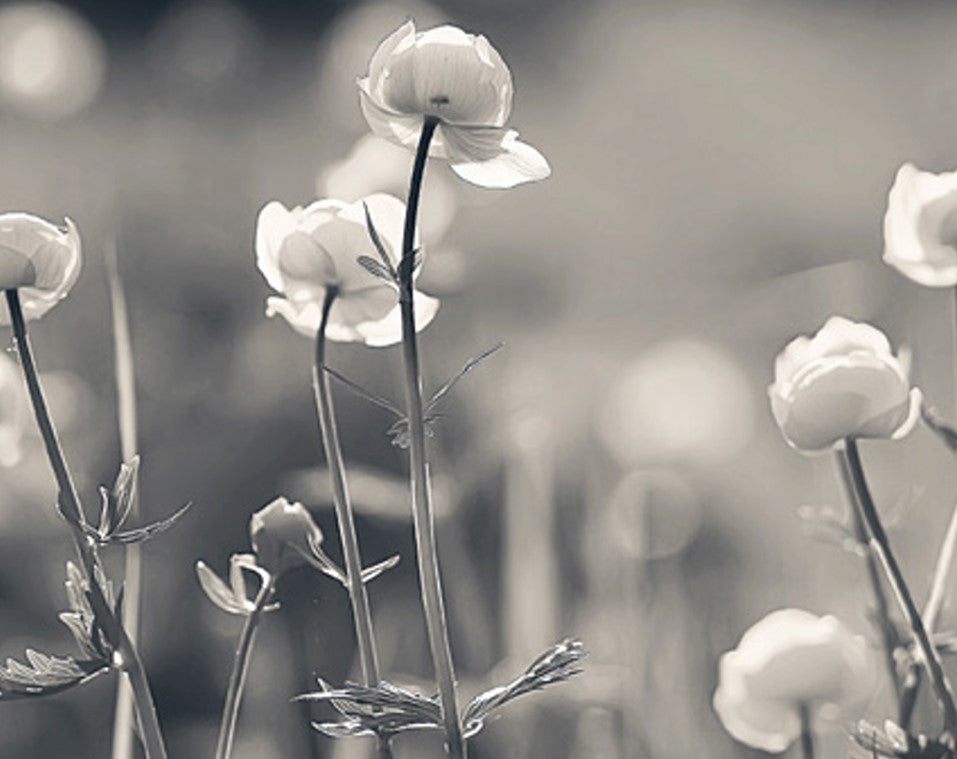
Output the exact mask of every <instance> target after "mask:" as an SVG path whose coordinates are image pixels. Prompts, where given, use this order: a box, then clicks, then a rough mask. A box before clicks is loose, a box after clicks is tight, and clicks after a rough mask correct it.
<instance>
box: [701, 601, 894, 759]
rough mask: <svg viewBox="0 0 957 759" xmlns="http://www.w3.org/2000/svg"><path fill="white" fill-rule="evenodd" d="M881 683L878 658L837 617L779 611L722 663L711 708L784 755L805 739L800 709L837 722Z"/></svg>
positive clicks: (741, 737)
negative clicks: (800, 737)
mask: <svg viewBox="0 0 957 759" xmlns="http://www.w3.org/2000/svg"><path fill="white" fill-rule="evenodd" d="M875 682H876V665H875V662H874V657H873V655H872V652H871V650H870V649H869V648H868V647H867V644H866V642H865V641H864V639H863V638H861V637H860V636H857V635H854V634H853V633H852V632H851V631H850V630H848V629H847V628H846V627H845V626H844V625H843V624H842V623H841V622H840V621H839V620H837V619H835V618H834V617H831V616H825V617H818V616H815V615H814V614H811V613H810V612H807V611H803V610H802V609H780V610H778V611H774V612H771V613H770V614H768V615H767V616H766V617H764V618H763V619H761V620H760V621H759V622H757V623H756V624H755V625H753V626H752V627H751V628H750V629H748V631H747V632H745V634H744V635H743V636H742V638H741V641H740V642H739V643H738V647H737V648H736V649H735V650H733V651H729V652H728V653H726V654H724V655H723V656H722V657H721V662H720V665H719V670H718V688H717V690H716V691H715V693H714V701H713V704H714V709H715V711H716V712H717V714H718V717H719V718H720V719H721V723H722V724H723V725H724V727H725V729H726V730H727V731H728V732H729V733H731V735H732V736H734V738H735V739H737V740H738V741H740V742H741V743H744V744H747V745H748V746H753V747H754V748H759V749H761V750H763V751H769V752H772V753H779V752H781V751H784V750H785V749H786V748H787V747H788V745H789V744H790V743H791V742H792V741H794V740H795V739H796V738H797V737H798V735H799V734H800V730H801V720H800V709H801V708H802V707H804V708H807V709H808V710H809V711H810V712H811V713H812V715H813V714H815V713H817V714H821V716H824V717H830V718H834V717H837V716H839V714H840V711H841V709H842V708H844V707H848V706H852V705H854V704H856V703H860V702H861V701H863V700H864V699H866V698H867V697H868V696H869V695H870V693H871V692H872V690H873V688H874V685H875ZM822 712H823V714H822Z"/></svg>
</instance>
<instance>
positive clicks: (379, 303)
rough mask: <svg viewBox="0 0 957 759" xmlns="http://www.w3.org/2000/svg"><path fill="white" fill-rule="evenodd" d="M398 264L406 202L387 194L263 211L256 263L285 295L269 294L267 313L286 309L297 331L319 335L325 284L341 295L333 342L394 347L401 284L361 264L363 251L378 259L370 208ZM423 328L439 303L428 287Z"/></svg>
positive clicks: (422, 299)
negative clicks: (370, 232) (304, 206)
mask: <svg viewBox="0 0 957 759" xmlns="http://www.w3.org/2000/svg"><path fill="white" fill-rule="evenodd" d="M363 204H365V208H368V210H369V215H370V217H371V218H372V221H373V223H374V225H375V228H376V231H377V233H378V235H379V238H380V240H381V241H382V244H383V245H384V246H385V248H386V250H387V252H388V253H389V254H390V257H391V259H392V263H393V264H394V265H395V264H396V263H397V261H398V257H399V253H400V251H401V241H402V226H403V223H404V219H405V204H403V203H402V201H400V200H398V199H396V198H394V197H392V196H390V195H383V194H375V195H370V196H368V197H367V198H364V199H363V200H361V201H356V202H355V203H343V202H342V201H339V200H319V201H316V202H315V203H313V204H312V205H310V206H308V207H307V208H299V207H296V208H294V209H292V210H291V211H290V210H288V209H286V207H285V206H283V205H282V204H281V203H279V202H277V201H272V202H271V203H268V204H267V205H266V206H265V207H264V208H263V209H262V211H260V213H259V221H258V222H257V225H256V264H257V266H258V267H259V270H260V271H261V272H262V274H263V276H264V277H265V278H266V281H267V282H268V283H269V285H270V286H271V287H272V288H273V289H274V290H277V291H278V292H280V293H282V297H270V298H268V299H267V300H266V314H267V315H268V316H273V315H274V314H280V315H281V316H283V317H284V318H285V319H286V320H287V321H288V322H289V323H290V324H291V325H292V326H293V327H294V328H295V329H296V330H297V331H298V332H300V333H301V334H303V335H306V336H307V337H315V335H316V332H317V331H318V329H319V323H320V321H321V318H322V305H323V302H324V299H325V295H326V290H327V288H330V287H335V288H336V291H337V295H336V298H335V300H334V301H333V303H332V307H331V310H330V312H329V323H328V325H327V327H326V335H327V336H328V337H329V339H330V340H339V341H344V342H362V343H365V344H366V345H372V346H383V345H391V344H393V343H396V342H398V341H399V340H400V339H401V338H402V328H401V321H400V311H399V305H398V295H397V293H398V290H397V287H396V286H395V284H394V283H392V282H390V281H387V280H385V279H381V278H379V277H376V276H374V275H373V274H371V273H370V272H369V271H367V270H366V269H365V268H363V267H362V266H361V265H360V264H359V263H358V258H359V257H360V256H366V257H368V258H371V259H373V260H374V261H379V256H378V253H377V252H376V249H375V246H374V245H373V242H372V239H371V237H370V236H369V230H368V228H367V226H366V217H365V208H364V206H363ZM414 302H415V309H416V314H415V316H416V328H417V329H421V328H422V327H425V326H426V325H427V324H428V323H429V322H430V321H431V320H432V317H433V316H435V312H436V311H437V310H438V307H439V302H438V300H436V299H435V298H432V297H430V296H428V295H425V294H423V293H417V294H416V298H415V301H414Z"/></svg>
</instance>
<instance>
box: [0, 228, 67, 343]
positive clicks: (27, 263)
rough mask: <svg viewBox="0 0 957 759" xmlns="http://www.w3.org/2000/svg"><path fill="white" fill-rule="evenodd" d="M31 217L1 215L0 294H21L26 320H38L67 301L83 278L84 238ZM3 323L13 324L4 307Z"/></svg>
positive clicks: (0, 321)
mask: <svg viewBox="0 0 957 759" xmlns="http://www.w3.org/2000/svg"><path fill="white" fill-rule="evenodd" d="M65 224H66V227H65V229H60V228H59V227H57V226H55V225H54V224H51V223H50V222H48V221H45V220H44V219H41V218H39V217H37V216H33V215H32V214H28V213H19V212H14V213H3V214H0V290H17V291H19V293H20V306H21V308H22V309H23V315H24V318H26V319H38V318H40V317H41V316H43V315H44V314H45V313H46V312H47V311H49V310H50V309H51V308H53V307H54V306H55V305H56V304H57V303H58V302H59V301H60V300H61V299H62V298H64V297H66V295H67V293H68V292H69V291H70V288H71V287H73V284H74V283H75V282H76V279H77V277H78V276H79V275H80V235H79V232H77V229H76V226H75V225H74V224H73V222H72V221H70V219H66V221H65ZM0 323H2V324H9V323H10V315H9V313H8V311H7V307H6V305H5V304H4V305H3V307H2V310H0Z"/></svg>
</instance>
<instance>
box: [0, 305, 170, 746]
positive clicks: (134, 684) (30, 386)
mask: <svg viewBox="0 0 957 759" xmlns="http://www.w3.org/2000/svg"><path fill="white" fill-rule="evenodd" d="M4 294H5V295H6V299H7V307H8V309H9V311H10V322H11V325H12V327H13V338H14V341H15V342H16V347H17V354H18V355H19V357H20V366H21V368H22V369H23V376H24V379H25V380H26V383H27V391H28V392H29V394H30V401H31V403H32V405H33V412H34V415H35V416H36V420H37V426H38V427H39V429H40V436H41V438H42V439H43V445H44V447H45V448H46V453H47V458H48V459H49V461H50V468H51V469H52V470H53V475H54V477H55V478H56V483H57V488H58V489H59V503H60V507H61V508H62V509H63V511H64V513H65V514H66V515H67V517H68V519H67V520H66V521H67V523H68V524H69V526H70V531H71V533H72V535H73V542H74V544H75V546H76V551H77V554H78V556H79V557H80V561H81V563H82V564H83V568H84V571H85V573H86V577H87V581H88V582H89V584H90V592H91V593H92V594H93V596H94V599H95V600H96V601H97V604H95V606H97V607H99V608H100V609H105V610H107V613H108V614H110V615H111V617H113V618H111V619H108V620H102V624H101V627H103V629H106V630H109V629H116V630H118V631H119V640H118V641H115V642H114V645H116V648H117V654H118V657H117V659H118V661H119V665H120V667H121V668H122V669H123V671H124V672H126V674H127V676H128V677H129V682H130V686H131V688H132V689H133V699H134V701H135V703H136V708H137V712H138V715H139V722H140V727H141V730H142V736H143V746H144V749H145V750H146V756H147V759H166V747H165V744H164V742H163V734H162V731H161V730H160V725H159V719H158V717H157V715H156V707H155V705H154V703H153V694H152V692H151V691H150V687H149V682H148V680H147V677H146V671H145V669H144V668H143V662H142V660H141V659H140V656H139V652H138V651H137V650H136V646H135V645H134V644H133V642H132V641H131V640H130V638H129V636H128V635H127V634H126V631H125V630H124V629H123V625H122V621H121V620H119V619H116V618H115V616H114V615H113V612H112V610H111V609H110V605H109V604H108V603H107V601H106V596H105V594H104V593H103V589H102V588H101V587H100V584H99V582H98V581H97V572H96V570H97V568H98V567H99V556H97V552H96V543H95V542H94V541H93V540H90V539H88V538H87V537H86V536H85V535H84V534H83V531H82V530H81V529H80V527H79V525H80V524H81V523H82V522H83V520H84V517H83V510H82V507H81V506H80V497H79V495H78V494H77V490H76V486H75V485H74V483H73V477H72V476H71V475H70V470H69V468H68V467H67V464H66V459H65V458H64V456H63V450H62V448H61V446H60V440H59V438H58V437H57V434H56V428H55V427H54V426H53V420H52V419H51V418H50V412H49V410H48V409H47V404H46V399H45V398H44V396H43V388H42V387H41V386H40V378H39V376H38V375H37V368H36V364H35V362H34V360H33V352H32V350H31V348H30V340H29V337H28V336H27V326H26V322H25V321H24V319H23V310H22V309H21V307H20V295H19V293H18V292H17V291H16V290H6V291H4Z"/></svg>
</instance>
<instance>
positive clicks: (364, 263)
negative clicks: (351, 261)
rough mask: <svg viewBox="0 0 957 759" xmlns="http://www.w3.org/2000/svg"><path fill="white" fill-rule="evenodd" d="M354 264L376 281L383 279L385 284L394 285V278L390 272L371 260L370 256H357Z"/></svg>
mask: <svg viewBox="0 0 957 759" xmlns="http://www.w3.org/2000/svg"><path fill="white" fill-rule="evenodd" d="M356 262H357V263H358V264H359V266H361V267H362V268H363V269H365V270H366V271H367V272H369V274H371V275H372V276H373V277H376V278H377V279H384V280H385V281H386V282H389V283H391V284H395V277H394V276H393V274H392V272H391V271H389V269H387V268H386V267H385V266H383V265H382V264H381V263H379V262H378V261H376V260H375V259H374V258H371V257H370V256H359V257H358V258H357V259H356Z"/></svg>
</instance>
